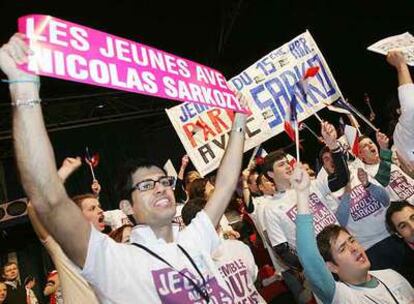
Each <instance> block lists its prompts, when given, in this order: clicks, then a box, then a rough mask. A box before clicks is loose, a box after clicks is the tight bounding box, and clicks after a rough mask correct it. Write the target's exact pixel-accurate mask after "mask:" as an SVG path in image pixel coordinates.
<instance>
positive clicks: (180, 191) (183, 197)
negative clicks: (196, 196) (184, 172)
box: [174, 178, 188, 204]
mask: <svg viewBox="0 0 414 304" xmlns="http://www.w3.org/2000/svg"><path fill="white" fill-rule="evenodd" d="M174 195H175V199H176V200H177V203H181V204H185V203H186V202H187V200H188V196H187V192H185V190H184V185H183V180H182V179H179V178H177V182H176V183H175V189H174Z"/></svg>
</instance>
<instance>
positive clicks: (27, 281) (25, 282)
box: [24, 275, 34, 286]
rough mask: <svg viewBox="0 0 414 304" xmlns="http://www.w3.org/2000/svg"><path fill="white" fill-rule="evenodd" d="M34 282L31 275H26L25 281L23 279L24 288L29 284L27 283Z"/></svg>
mask: <svg viewBox="0 0 414 304" xmlns="http://www.w3.org/2000/svg"><path fill="white" fill-rule="evenodd" d="M31 281H34V277H33V276H31V275H28V276H27V277H26V278H25V279H24V286H26V285H27V284H29V282H31Z"/></svg>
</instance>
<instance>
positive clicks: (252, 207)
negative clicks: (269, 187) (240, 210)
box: [244, 193, 254, 213]
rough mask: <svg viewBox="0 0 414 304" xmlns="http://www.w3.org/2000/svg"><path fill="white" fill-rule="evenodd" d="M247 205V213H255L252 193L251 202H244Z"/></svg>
mask: <svg viewBox="0 0 414 304" xmlns="http://www.w3.org/2000/svg"><path fill="white" fill-rule="evenodd" d="M244 205H245V206H246V211H247V213H253V211H254V204H253V198H252V194H251V193H250V197H249V204H247V205H246V204H244Z"/></svg>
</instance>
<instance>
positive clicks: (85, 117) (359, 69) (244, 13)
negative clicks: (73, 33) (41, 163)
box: [0, 0, 414, 184]
mask: <svg viewBox="0 0 414 304" xmlns="http://www.w3.org/2000/svg"><path fill="white" fill-rule="evenodd" d="M413 9H414V2H412V1H409V0H406V1H400V0H395V1H393V2H392V3H389V2H388V3H387V4H386V5H385V4H384V5H383V4H382V3H381V2H380V1H362V0H359V1H357V0H350V1H316V0H314V1H289V0H285V1H271V0H268V1H265V0H263V1H260V0H257V1H247V0H245V1H242V0H223V1H217V0H210V1H147V0H139V1H131V0H117V1H108V0H106V1H82V2H78V1H5V0H1V2H0V11H1V13H2V14H1V18H0V25H1V27H0V28H1V30H0V41H1V42H5V41H7V39H8V37H10V36H11V35H12V34H13V33H14V31H15V30H16V20H17V18H18V17H19V16H21V15H24V14H29V13H39V14H50V15H52V16H55V17H58V18H61V19H65V20H69V21H72V22H74V23H78V24H82V25H85V26H88V27H91V28H95V29H99V30H101V31H104V32H109V33H112V34H114V35H117V36H121V37H125V38H128V39H131V40H134V41H139V42H142V43H144V44H147V45H151V46H154V47H156V48H159V49H162V50H165V51H168V52H171V53H173V54H176V55H179V56H182V57H186V58H188V59H191V60H194V61H197V62H200V63H203V64H205V65H208V66H211V67H214V68H216V69H218V70H220V71H222V72H223V73H224V75H226V76H227V77H228V78H231V77H232V76H233V75H235V74H236V73H238V72H240V71H242V70H243V69H244V68H246V67H248V66H249V65H250V64H252V63H254V62H255V61H256V60H257V59H259V58H260V57H262V56H263V55H265V54H267V53H268V52H270V51H271V50H273V49H275V48H277V47H278V46H279V45H281V44H283V43H284V42H287V41H288V40H290V39H292V38H293V37H295V36H296V35H298V34H300V33H302V32H303V31H304V30H305V29H308V30H310V32H311V33H312V35H313V36H314V38H315V40H316V41H317V43H318V45H319V48H320V49H321V51H322V53H323V54H324V55H325V58H326V60H327V62H328V64H329V65H330V68H331V70H332V72H333V74H334V76H335V78H336V80H337V82H338V84H339V86H340V88H341V89H342V92H343V93H344V95H345V96H348V97H350V99H351V100H352V101H353V103H355V104H356V105H357V106H358V107H360V108H363V107H364V104H363V103H362V96H363V93H364V92H368V93H369V94H370V96H371V99H372V104H373V106H374V108H375V109H376V110H378V112H377V124H378V125H380V126H383V128H385V127H386V124H387V119H388V118H387V117H386V116H384V115H385V113H386V111H385V110H384V109H385V104H386V103H387V102H388V100H389V99H390V97H391V96H392V95H393V94H395V92H396V77H395V75H394V72H393V70H392V69H391V68H390V67H388V66H387V65H386V63H385V61H384V58H383V57H382V56H379V55H376V54H373V53H370V52H368V51H366V47H367V46H368V45H370V44H371V43H373V42H375V41H377V40H378V39H381V38H384V37H387V36H390V35H394V34H399V33H403V32H405V31H411V32H414V31H413V20H414V18H413V17H414V10H413ZM41 93H42V96H43V99H44V100H45V101H46V103H45V106H44V111H45V116H46V121H47V124H48V126H49V128H50V130H51V131H54V133H55V134H58V133H59V132H61V133H60V134H61V135H60V137H59V136H58V135H56V136H55V137H56V145H59V143H62V142H63V143H66V142H68V141H70V142H74V140H78V139H79V138H81V135H82V134H85V132H88V131H86V129H87V128H86V127H87V126H89V129H88V130H89V131H90V130H95V132H99V133H100V135H102V133H103V132H104V131H103V130H104V129H102V128H101V129H96V128H98V126H102V125H104V124H105V125H106V124H108V125H110V126H111V132H115V131H114V129H119V130H120V132H124V133H125V130H126V128H131V127H132V128H135V129H134V132H136V133H137V134H138V133H139V132H146V131H145V130H147V129H145V128H144V126H146V127H148V126H152V128H151V130H158V131H159V132H158V133H162V135H163V136H165V138H169V140H170V141H171V142H166V143H165V142H162V141H160V143H159V145H160V146H159V147H162V149H158V150H159V152H158V153H160V154H161V156H162V157H164V156H167V157H168V156H169V155H170V156H171V157H172V158H173V160H174V161H175V163H176V165H178V160H179V158H180V155H181V154H182V153H183V149H182V147H181V144H179V143H176V142H177V141H178V137H176V135H175V132H174V130H173V128H172V126H170V123H169V121H168V119H167V117H166V115H165V113H164V111H163V109H164V108H166V107H171V106H173V105H174V104H175V103H174V102H172V101H165V100H161V99H157V98H152V97H151V98H149V97H144V96H140V95H134V94H129V93H123V92H117V91H113V90H108V89H103V88H98V87H93V86H87V85H82V84H76V83H70V82H66V81H62V80H54V79H46V78H45V79H42V89H41ZM0 95H1V98H0V159H3V162H4V163H7V162H9V161H11V159H12V149H11V140H10V107H9V99H8V96H7V95H8V93H7V87H6V86H5V85H3V86H2V87H0ZM362 110H364V109H362ZM132 123H134V125H132ZM93 126H95V127H93ZM93 128H95V129H93ZM64 130H66V131H67V130H70V133H65V132H66V131H64ZM129 130H130V129H129ZM147 131H148V130H147ZM105 132H106V131H105ZM158 133H153V135H154V136H156V135H157V134H158ZM111 134H112V135H111V136H114V137H117V134H116V133H111ZM89 136H91V135H89ZM102 136H104V134H103V135H102ZM146 136H149V135H148V134H147V135H146ZM157 136H158V135H157ZM111 140H112V139H111ZM153 142H154V141H152V140H150V143H151V144H152V143H153ZM163 144H165V146H162V145H163ZM174 144H175V145H174ZM62 145H63V146H65V145H64V144H62ZM82 145H84V143H83V142H82V143H81V144H79V146H82ZM137 145H138V146H139V149H140V151H142V150H145V151H151V152H152V149H151V148H150V147H149V145H148V143H147V142H145V141H141V142H139V143H137ZM73 146H76V147H77V148H79V146H78V145H76V144H73ZM55 147H56V146H55ZM58 150H59V148H58ZM73 150H75V149H72V150H71V149H69V148H67V149H60V151H62V152H61V153H62V155H58V159H61V158H62V157H63V156H64V155H63V154H65V153H69V152H72V153H74V152H73ZM75 153H76V152H75ZM155 154H157V153H155ZM5 166H6V167H7V165H5ZM7 168H9V167H7ZM7 168H6V169H7ZM10 168H12V167H10ZM10 170H11V169H10ZM6 171H7V170H6ZM9 175H12V176H15V175H16V174H15V172H7V176H9ZM8 178H9V177H8ZM12 180H17V179H15V178H12ZM8 183H9V184H10V182H8Z"/></svg>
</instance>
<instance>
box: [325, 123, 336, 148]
mask: <svg viewBox="0 0 414 304" xmlns="http://www.w3.org/2000/svg"><path fill="white" fill-rule="evenodd" d="M321 134H322V137H323V140H324V141H325V144H326V145H327V146H328V148H329V149H331V150H333V149H335V148H336V147H337V146H338V142H337V138H338V134H337V133H336V129H335V127H334V126H333V125H332V124H330V123H329V122H327V121H324V122H322V123H321Z"/></svg>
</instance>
